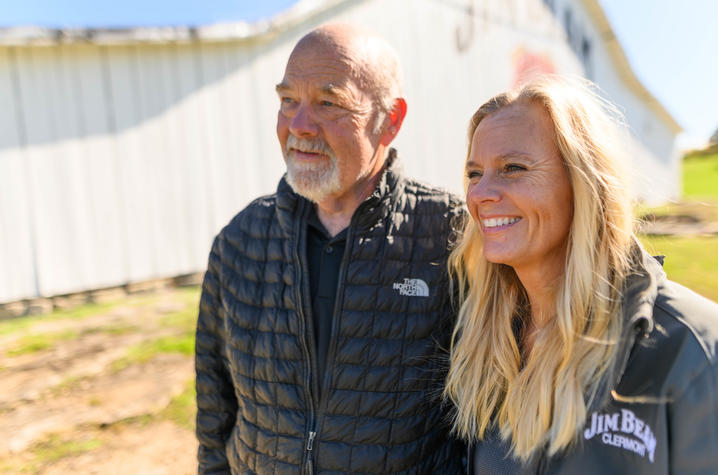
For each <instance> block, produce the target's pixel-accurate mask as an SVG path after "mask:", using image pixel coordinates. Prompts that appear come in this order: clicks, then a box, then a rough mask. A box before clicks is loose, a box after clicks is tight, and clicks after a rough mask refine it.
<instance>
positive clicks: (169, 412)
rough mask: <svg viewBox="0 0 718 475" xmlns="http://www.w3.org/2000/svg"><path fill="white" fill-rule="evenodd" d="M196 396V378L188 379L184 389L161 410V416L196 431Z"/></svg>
mask: <svg viewBox="0 0 718 475" xmlns="http://www.w3.org/2000/svg"><path fill="white" fill-rule="evenodd" d="M195 397H196V392H195V388H194V379H191V380H189V381H187V384H186V385H185V389H184V391H182V392H181V393H180V394H178V395H177V396H175V397H174V398H172V401H170V403H169V404H168V405H167V407H166V408H165V409H163V410H162V412H160V414H159V416H160V417H161V418H163V419H166V420H169V421H172V422H174V423H175V424H177V425H178V426H180V427H184V428H185V429H188V430H191V431H194V427H195V416H196V414H197V408H196V405H195Z"/></svg>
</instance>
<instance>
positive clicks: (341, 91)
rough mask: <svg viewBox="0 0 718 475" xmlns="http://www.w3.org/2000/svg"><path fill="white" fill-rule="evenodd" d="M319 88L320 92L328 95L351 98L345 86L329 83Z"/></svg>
mask: <svg viewBox="0 0 718 475" xmlns="http://www.w3.org/2000/svg"><path fill="white" fill-rule="evenodd" d="M320 90H321V91H322V93H324V94H326V95H328V96H332V97H337V98H339V99H346V100H349V99H351V95H350V94H349V92H348V91H347V90H346V88H344V87H341V86H340V85H338V84H333V83H329V84H327V85H325V86H322V87H321V89H320Z"/></svg>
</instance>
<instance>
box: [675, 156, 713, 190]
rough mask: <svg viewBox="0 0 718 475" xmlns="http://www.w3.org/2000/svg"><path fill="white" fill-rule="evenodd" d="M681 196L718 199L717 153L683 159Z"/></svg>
mask: <svg viewBox="0 0 718 475" xmlns="http://www.w3.org/2000/svg"><path fill="white" fill-rule="evenodd" d="M683 198H684V199H688V200H704V199H710V200H716V201H718V154H713V155H703V156H700V155H694V156H688V157H686V158H685V159H684V160H683Z"/></svg>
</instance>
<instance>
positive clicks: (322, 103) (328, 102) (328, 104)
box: [320, 101, 336, 107]
mask: <svg viewBox="0 0 718 475" xmlns="http://www.w3.org/2000/svg"><path fill="white" fill-rule="evenodd" d="M320 104H321V105H323V106H324V107H331V106H334V105H336V104H334V103H333V102H331V101H322V102H320Z"/></svg>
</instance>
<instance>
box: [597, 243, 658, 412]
mask: <svg viewBox="0 0 718 475" xmlns="http://www.w3.org/2000/svg"><path fill="white" fill-rule="evenodd" d="M631 259H632V261H633V270H632V272H631V274H629V275H628V277H627V278H626V282H625V284H624V287H623V305H622V307H623V309H622V312H623V315H622V318H623V330H622V333H621V339H620V341H619V342H618V351H617V355H616V360H615V363H614V365H613V367H612V368H611V369H609V370H608V372H607V373H606V376H605V377H604V380H603V384H602V385H601V387H600V388H599V390H598V393H597V394H596V396H597V397H596V398H595V400H594V401H593V402H592V403H591V404H590V407H591V409H592V410H595V409H598V408H600V407H601V406H603V405H604V404H605V403H606V402H607V400H608V398H609V396H610V393H611V390H613V389H615V388H616V387H617V386H618V384H619V383H620V382H621V378H622V376H623V373H624V372H625V370H626V366H627V365H628V359H629V357H630V355H631V351H632V350H633V347H634V345H635V344H636V340H637V338H639V337H643V336H645V335H648V334H649V333H651V331H653V325H654V322H653V306H654V303H655V301H656V297H657V295H658V287H659V286H660V285H662V284H663V282H664V281H665V279H666V274H665V272H664V271H663V268H662V263H663V261H662V257H658V258H654V257H651V256H650V255H648V254H647V253H646V252H645V251H644V250H643V248H642V247H641V246H639V245H638V243H636V244H635V245H634V248H633V250H632V256H631Z"/></svg>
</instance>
